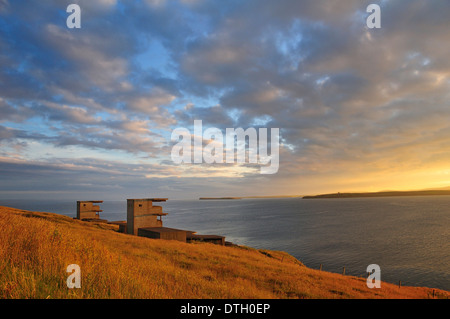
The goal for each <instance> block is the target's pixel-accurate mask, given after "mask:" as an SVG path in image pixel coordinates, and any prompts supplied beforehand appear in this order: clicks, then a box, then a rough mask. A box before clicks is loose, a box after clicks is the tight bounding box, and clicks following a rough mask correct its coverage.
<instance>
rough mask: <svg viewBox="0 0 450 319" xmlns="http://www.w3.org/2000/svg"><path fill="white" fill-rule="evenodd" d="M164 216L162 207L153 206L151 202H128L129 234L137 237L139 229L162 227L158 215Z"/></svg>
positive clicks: (143, 200) (136, 200)
mask: <svg viewBox="0 0 450 319" xmlns="http://www.w3.org/2000/svg"><path fill="white" fill-rule="evenodd" d="M161 214H162V207H161V206H153V203H152V201H151V200H147V199H128V200H127V233H128V234H133V235H137V234H138V229H139V228H145V227H162V221H161V220H160V219H158V215H161Z"/></svg>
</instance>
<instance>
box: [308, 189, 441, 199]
mask: <svg viewBox="0 0 450 319" xmlns="http://www.w3.org/2000/svg"><path fill="white" fill-rule="evenodd" d="M430 195H450V190H421V191H384V192H367V193H332V194H321V195H308V196H303V198H304V199H314V198H355V197H390V196H430Z"/></svg>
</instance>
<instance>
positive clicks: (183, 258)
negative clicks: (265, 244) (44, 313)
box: [0, 206, 450, 299]
mask: <svg viewBox="0 0 450 319" xmlns="http://www.w3.org/2000/svg"><path fill="white" fill-rule="evenodd" d="M70 264H78V265H79V266H80V268H81V288H79V289H78V288H73V289H69V288H68V287H67V285H66V280H67V277H68V275H69V274H68V273H67V272H66V269H67V266H68V265H70ZM0 274H1V275H0V298H96V299H103V298H431V297H432V296H433V291H434V292H435V293H434V297H436V298H448V297H449V296H450V293H449V292H445V291H442V290H437V289H429V288H415V287H401V288H399V287H398V286H396V285H392V284H388V283H384V282H383V283H382V288H381V289H369V288H367V286H366V282H365V279H364V278H358V277H351V276H342V275H340V274H333V273H329V272H325V271H319V270H314V269H310V268H307V267H305V266H304V265H303V264H302V263H300V262H299V261H298V260H296V259H295V258H293V257H292V256H290V255H289V254H287V253H284V252H279V251H268V250H257V249H252V248H248V247H234V246H232V247H225V246H218V245H214V244H209V243H195V244H186V243H182V242H177V241H165V240H155V239H148V238H143V237H137V236H132V235H126V234H122V233H118V232H117V226H116V225H109V224H104V223H92V222H83V221H79V220H74V219H72V218H70V217H67V216H63V215H58V214H53V213H38V212H30V211H23V210H18V209H14V208H8V207H1V206H0Z"/></svg>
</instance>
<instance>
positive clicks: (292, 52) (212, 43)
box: [0, 0, 450, 200]
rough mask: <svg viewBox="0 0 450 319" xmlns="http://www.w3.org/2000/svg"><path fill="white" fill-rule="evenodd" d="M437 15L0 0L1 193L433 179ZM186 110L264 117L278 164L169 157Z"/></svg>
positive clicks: (356, 7) (442, 169)
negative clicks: (76, 15)
mask: <svg viewBox="0 0 450 319" xmlns="http://www.w3.org/2000/svg"><path fill="white" fill-rule="evenodd" d="M71 3H77V4H79V5H80V7H81V28H80V29H69V28H67V26H66V19H67V17H68V16H69V13H67V12H66V8H67V6H68V5H69V4H71ZM371 3H375V4H379V5H380V7H381V28H380V29H369V28H367V25H366V18H367V17H368V16H369V13H367V12H366V8H367V6H368V5H369V4H371ZM449 25H450V2H449V1H442V0H435V1H433V0H431V1H422V0H421V1H414V0H390V1H389V0H381V1H375V0H370V1H361V0H345V1H344V0H342V1H325V0H323V1H322V0H314V1H313V0H309V1H298V0H289V1H288V0H279V1H273V0H270V1H269V0H239V1H235V0H227V1H217V0H216V1H208V0H179V1H169V0H141V1H121V0H97V1H91V0H89V1H88V0H86V1H76V0H68V1H60V0H58V1H57V0H47V1H45V0H44V1H20V0H14V1H13V0H0V199H16V198H29V199H46V198H55V199H56V198H61V199H80V200H88V199H103V200H111V199H117V200H122V199H126V198H141V197H168V198H173V199H177V198H180V199H181V198H198V197H201V196H249V195H297V194H298V195H304V194H317V193H327V192H338V191H340V192H344V191H379V190H411V189H424V188H443V187H448V186H450V81H449V76H450V27H449ZM194 120H202V122H203V127H204V128H208V127H216V128H219V129H220V130H223V131H224V132H225V129H226V128H238V127H242V128H244V129H246V128H249V127H255V128H260V127H265V128H269V129H270V128H279V129H280V143H281V145H280V164H279V170H278V172H277V173H276V174H272V175H262V174H260V167H259V166H258V165H252V164H243V165H240V164H236V165H233V164H175V163H174V162H173V161H172V160H171V155H170V154H171V149H172V147H173V145H174V142H172V141H171V133H172V131H173V130H174V129H175V128H177V127H186V128H189V129H192V125H193V122H194ZM205 142H206V141H205Z"/></svg>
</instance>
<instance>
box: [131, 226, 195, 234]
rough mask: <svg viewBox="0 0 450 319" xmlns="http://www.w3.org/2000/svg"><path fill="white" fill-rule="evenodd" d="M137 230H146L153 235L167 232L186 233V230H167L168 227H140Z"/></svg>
mask: <svg viewBox="0 0 450 319" xmlns="http://www.w3.org/2000/svg"><path fill="white" fill-rule="evenodd" d="M139 229H142V230H148V231H152V232H155V233H167V232H176V231H185V232H187V230H184V229H176V228H169V227H142V228H139Z"/></svg>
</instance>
